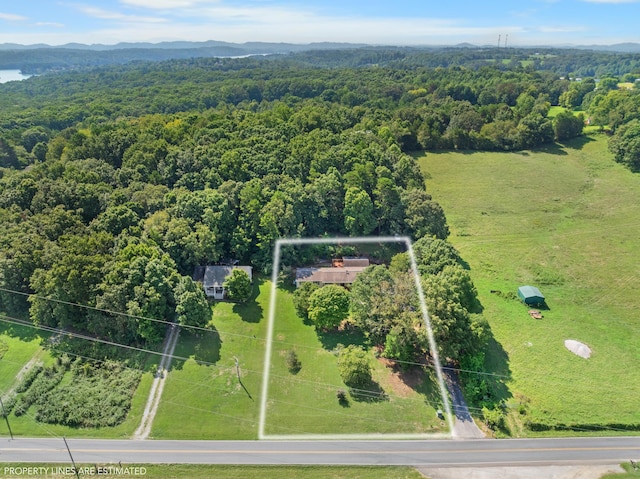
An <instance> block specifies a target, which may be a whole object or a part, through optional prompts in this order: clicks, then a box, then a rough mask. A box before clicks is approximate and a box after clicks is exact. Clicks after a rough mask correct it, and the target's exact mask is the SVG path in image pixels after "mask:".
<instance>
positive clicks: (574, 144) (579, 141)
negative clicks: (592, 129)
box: [562, 135, 595, 150]
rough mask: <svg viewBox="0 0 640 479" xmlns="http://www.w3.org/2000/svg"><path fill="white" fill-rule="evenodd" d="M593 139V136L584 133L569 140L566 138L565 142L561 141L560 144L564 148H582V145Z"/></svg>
mask: <svg viewBox="0 0 640 479" xmlns="http://www.w3.org/2000/svg"><path fill="white" fill-rule="evenodd" d="M593 141H595V140H594V139H593V138H591V137H590V136H586V135H584V136H578V137H576V138H572V139H571V140H567V141H566V142H565V143H562V146H563V147H565V148H571V149H572V150H581V149H582V148H584V145H586V144H587V143H591V142H593Z"/></svg>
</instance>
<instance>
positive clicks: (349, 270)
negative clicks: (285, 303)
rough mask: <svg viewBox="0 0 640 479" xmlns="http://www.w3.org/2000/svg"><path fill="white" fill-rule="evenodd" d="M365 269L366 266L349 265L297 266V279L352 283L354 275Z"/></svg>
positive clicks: (328, 282)
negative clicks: (328, 266) (324, 266)
mask: <svg viewBox="0 0 640 479" xmlns="http://www.w3.org/2000/svg"><path fill="white" fill-rule="evenodd" d="M365 269H367V267H366V266H349V267H344V268H298V269H297V270H296V280H297V281H302V282H305V281H312V282H317V283H324V284H349V283H353V282H354V281H355V279H356V276H357V275H358V274H359V273H361V272H362V271H364V270H365Z"/></svg>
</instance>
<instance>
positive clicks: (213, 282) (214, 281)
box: [203, 265, 252, 287]
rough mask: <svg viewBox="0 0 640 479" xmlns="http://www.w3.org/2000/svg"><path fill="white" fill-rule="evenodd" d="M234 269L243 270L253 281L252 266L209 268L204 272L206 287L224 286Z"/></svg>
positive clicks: (217, 266)
mask: <svg viewBox="0 0 640 479" xmlns="http://www.w3.org/2000/svg"><path fill="white" fill-rule="evenodd" d="M234 269H241V270H242V271H244V272H245V273H247V274H248V275H249V279H251V270H252V268H251V266H220V265H216V266H207V267H206V269H205V270H204V280H203V284H204V286H205V287H211V286H213V287H216V286H222V283H224V280H225V279H226V278H227V276H229V275H230V274H231V272H232V271H233V270H234Z"/></svg>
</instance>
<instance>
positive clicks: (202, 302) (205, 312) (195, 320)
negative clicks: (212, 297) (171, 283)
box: [174, 276, 211, 328]
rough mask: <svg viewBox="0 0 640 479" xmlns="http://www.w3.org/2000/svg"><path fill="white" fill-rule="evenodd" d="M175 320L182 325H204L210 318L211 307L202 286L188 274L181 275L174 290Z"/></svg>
mask: <svg viewBox="0 0 640 479" xmlns="http://www.w3.org/2000/svg"><path fill="white" fill-rule="evenodd" d="M174 295H175V298H176V321H177V322H178V323H179V324H181V325H183V326H197V327H201V328H202V327H205V326H206V325H207V323H208V322H209V321H210V320H211V307H209V303H208V302H207V298H206V296H205V294H204V290H203V289H202V286H200V285H199V284H198V283H196V282H194V281H193V280H192V279H191V278H190V277H189V276H182V277H180V279H179V280H178V284H177V285H176V288H175V290H174Z"/></svg>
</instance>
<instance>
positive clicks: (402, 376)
mask: <svg viewBox="0 0 640 479" xmlns="http://www.w3.org/2000/svg"><path fill="white" fill-rule="evenodd" d="M383 361H384V362H385V365H386V367H387V368H388V369H390V370H391V374H394V375H396V376H397V378H398V379H399V380H400V381H402V383H403V384H404V385H405V386H407V387H409V388H411V389H413V390H414V391H415V392H417V393H418V394H420V395H422V396H423V397H424V400H425V402H426V403H427V404H429V405H431V406H432V407H433V408H434V409H438V407H443V406H442V394H441V392H440V388H439V387H438V377H437V374H436V371H435V367H434V365H433V363H432V362H430V361H428V360H427V359H426V358H421V359H420V360H417V361H416V363H418V364H414V365H411V366H409V367H406V365H403V364H401V363H398V362H396V361H393V360H389V359H383Z"/></svg>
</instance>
